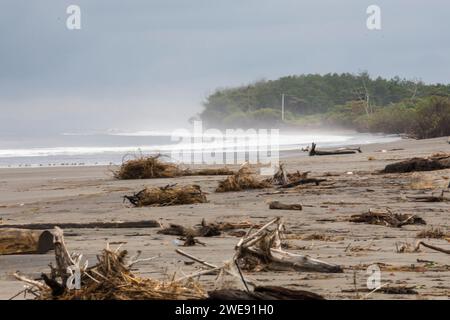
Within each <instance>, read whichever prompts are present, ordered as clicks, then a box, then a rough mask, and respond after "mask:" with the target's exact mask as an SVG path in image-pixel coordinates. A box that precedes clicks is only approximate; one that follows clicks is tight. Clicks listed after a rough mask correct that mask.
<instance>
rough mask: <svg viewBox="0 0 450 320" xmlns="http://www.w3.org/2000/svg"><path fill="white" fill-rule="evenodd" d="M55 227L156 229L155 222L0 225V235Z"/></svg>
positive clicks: (157, 224)
mask: <svg viewBox="0 0 450 320" xmlns="http://www.w3.org/2000/svg"><path fill="white" fill-rule="evenodd" d="M55 227H59V228H61V229H128V228H157V227H159V223H158V221H156V220H141V221H115V222H97V221H96V222H86V223H76V222H67V223H32V224H4V225H1V224H0V233H1V232H2V231H1V229H3V228H17V229H30V230H51V229H53V228H55Z"/></svg>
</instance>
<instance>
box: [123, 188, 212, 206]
mask: <svg viewBox="0 0 450 320" xmlns="http://www.w3.org/2000/svg"><path fill="white" fill-rule="evenodd" d="M124 200H128V201H130V203H131V204H133V205H134V206H136V207H143V206H155V207H162V206H173V205H180V204H195V203H205V202H207V199H206V195H205V194H204V193H203V192H202V190H201V189H200V186H198V185H187V186H177V185H176V184H174V185H167V186H165V187H159V188H158V187H149V188H145V189H143V190H141V191H139V192H137V193H135V194H133V195H131V196H124Z"/></svg>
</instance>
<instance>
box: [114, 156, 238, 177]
mask: <svg viewBox="0 0 450 320" xmlns="http://www.w3.org/2000/svg"><path fill="white" fill-rule="evenodd" d="M161 158H162V155H160V154H157V155H154V156H145V157H144V156H141V157H138V158H135V159H131V160H127V161H124V162H123V163H122V165H121V166H120V168H119V169H118V170H116V171H113V175H114V178H116V179H121V180H129V179H154V178H174V177H181V176H214V175H232V174H234V171H232V170H230V169H228V168H207V169H200V170H191V169H182V168H180V166H178V165H177V164H175V163H170V162H166V161H163V160H161Z"/></svg>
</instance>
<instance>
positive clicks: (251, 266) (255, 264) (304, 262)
mask: <svg viewBox="0 0 450 320" xmlns="http://www.w3.org/2000/svg"><path fill="white" fill-rule="evenodd" d="M271 227H272V228H271ZM283 230H284V225H283V223H282V221H281V219H280V218H275V219H273V220H272V221H270V222H269V223H267V224H266V225H264V226H263V227H261V228H260V229H259V230H257V231H255V232H253V233H250V234H248V235H247V236H246V237H244V238H242V239H241V240H240V241H239V243H238V244H237V246H236V248H235V250H236V254H235V257H234V259H233V260H235V261H236V264H237V265H238V266H239V268H241V269H243V270H249V271H259V270H272V271H282V270H284V271H286V270H290V271H309V272H330V273H340V272H343V270H342V268H341V267H340V266H339V265H335V264H330V263H327V262H324V261H320V260H317V259H313V258H311V257H309V256H306V255H300V254H294V253H290V252H287V251H284V250H283V249H282V241H281V237H282V235H283Z"/></svg>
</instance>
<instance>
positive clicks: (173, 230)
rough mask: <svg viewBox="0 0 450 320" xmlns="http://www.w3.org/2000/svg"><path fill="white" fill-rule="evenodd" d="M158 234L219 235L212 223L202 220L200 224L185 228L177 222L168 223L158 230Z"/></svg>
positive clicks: (185, 235) (217, 229)
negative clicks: (165, 226) (167, 225)
mask: <svg viewBox="0 0 450 320" xmlns="http://www.w3.org/2000/svg"><path fill="white" fill-rule="evenodd" d="M158 233H159V234H165V235H173V236H184V237H190V236H191V237H214V236H220V235H221V231H220V229H219V228H218V227H217V226H216V225H214V224H207V223H206V222H205V220H202V223H201V225H200V226H196V227H194V228H186V227H183V226H181V225H178V224H170V225H169V227H167V228H164V229H161V230H159V231H158Z"/></svg>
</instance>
